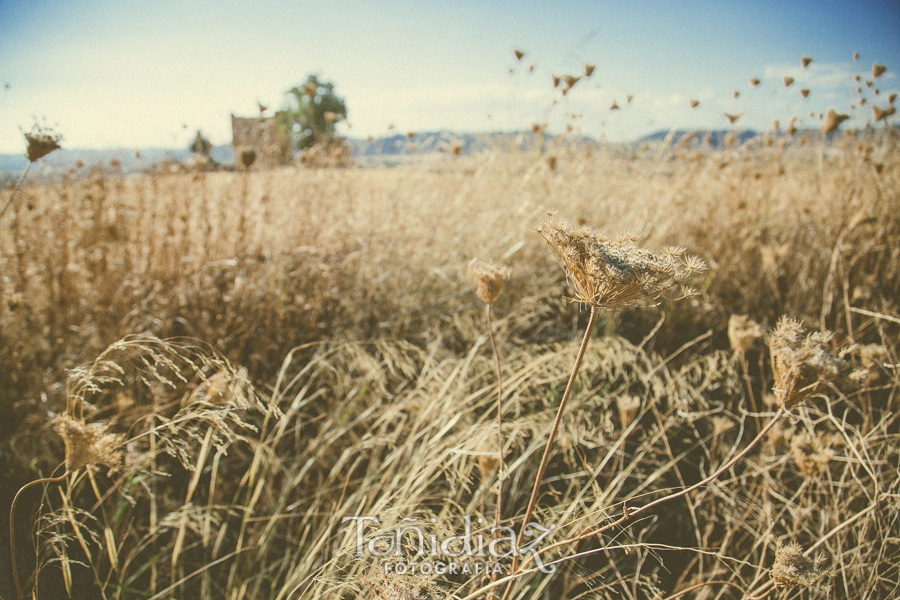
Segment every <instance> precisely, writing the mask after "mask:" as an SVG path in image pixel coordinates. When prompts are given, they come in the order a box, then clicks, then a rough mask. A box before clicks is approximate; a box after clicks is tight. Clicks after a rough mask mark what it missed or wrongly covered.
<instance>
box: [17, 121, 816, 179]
mask: <svg viewBox="0 0 900 600" xmlns="http://www.w3.org/2000/svg"><path fill="white" fill-rule="evenodd" d="M810 131H812V130H810ZM689 133H692V134H695V136H694V139H693V141H692V144H695V145H699V144H703V143H707V139H708V143H709V144H710V145H711V146H712V147H721V146H723V145H724V144H725V138H726V136H727V135H728V134H729V133H730V131H729V130H715V131H696V132H695V131H688V130H675V131H674V132H673V131H671V130H662V131H658V132H656V133H653V134H650V135H648V136H645V137H642V138H641V139H639V140H636V141H634V142H630V143H626V144H616V146H620V147H633V148H636V147H639V146H641V145H644V144H648V143H649V144H655V143H662V142H664V141H665V140H666V139H667V138H668V139H669V140H670V141H671V142H672V143H676V142H678V141H679V140H680V139H682V138H683V137H684V136H685V135H687V134H689ZM800 133H806V132H805V131H804V132H800ZM734 134H735V135H736V136H737V138H738V140H739V141H740V143H744V142H746V141H748V140H750V139H752V138H753V137H755V136H757V135H758V132H756V131H753V130H747V129H745V130H735V131H734ZM705 138H706V139H705ZM560 139H561V136H550V135H548V136H546V138H545V139H544V140H543V142H542V143H543V144H545V145H555V144H556V142H558V141H560ZM564 139H566V141H573V140H572V138H571V136H566V137H565V138H564ZM539 140H540V136H539V135H538V134H535V133H532V132H530V131H520V132H493V133H453V132H450V131H434V132H424V133H409V134H407V135H403V134H399V133H398V134H396V135H392V136H388V137H381V138H369V139H366V140H361V139H353V138H351V139H347V140H346V142H347V144H348V145H349V146H350V147H351V148H352V150H353V156H354V159H355V161H356V164H358V165H360V166H375V165H385V164H387V165H391V164H400V163H402V162H404V160H406V159H405V158H404V157H410V156H413V155H423V154H431V153H438V152H446V153H453V154H473V153H477V152H480V151H484V150H489V149H492V148H498V147H500V148H518V149H520V150H525V151H528V150H533V149H534V147H535V145H536V144H537V143H538V142H539ZM574 141H575V142H577V143H584V144H600V142H597V141H596V140H593V139H591V138H587V137H581V138H576V139H575V140H574ZM210 157H211V158H212V159H213V160H214V161H215V162H217V163H219V164H222V165H233V164H234V152H233V150H232V148H231V146H230V145H227V146H224V145H223V146H215V147H213V149H212V151H211V152H210ZM191 159H192V154H191V152H190V150H188V149H186V148H185V149H181V150H178V149H171V148H141V149H128V148H115V149H106V150H79V149H65V148H64V149H62V150H58V151H56V152H54V153H52V154H50V155H49V156H47V157H46V158H44V159H42V160H41V161H40V164H41V166H42V167H45V168H49V170H50V171H51V172H57V171H59V170H60V169H68V168H72V167H74V166H75V165H77V164H78V162H79V161H80V162H81V164H83V165H86V166H93V165H98V164H99V165H110V164H114V165H116V166H118V168H120V169H121V170H122V171H123V172H125V173H132V172H140V171H145V170H147V169H150V168H152V167H154V166H155V165H158V164H160V163H164V162H181V163H189V162H190V161H191ZM27 164H28V161H27V159H26V158H25V156H24V155H21V154H0V178H2V179H6V180H9V179H11V178H14V177H15V176H16V174H18V173H21V172H22V171H23V170H24V169H25V166H26V165H27Z"/></svg>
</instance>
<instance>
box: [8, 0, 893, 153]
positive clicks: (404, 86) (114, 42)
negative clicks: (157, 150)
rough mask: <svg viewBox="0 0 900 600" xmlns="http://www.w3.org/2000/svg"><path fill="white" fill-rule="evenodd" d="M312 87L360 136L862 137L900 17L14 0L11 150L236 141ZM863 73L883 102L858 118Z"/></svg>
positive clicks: (388, 0)
mask: <svg viewBox="0 0 900 600" xmlns="http://www.w3.org/2000/svg"><path fill="white" fill-rule="evenodd" d="M516 48H519V49H522V50H524V51H526V52H527V55H526V56H525V57H524V58H523V60H522V61H521V62H517V61H516V59H515V57H514V56H513V49H516ZM854 52H859V53H860V59H859V61H858V62H854V60H853V53H854ZM804 55H806V56H811V57H813V59H814V61H813V63H812V64H810V66H809V67H808V68H806V69H803V68H802V67H801V66H800V57H801V56H804ZM873 62H877V63H879V64H884V65H887V66H888V71H887V73H886V74H885V75H883V76H882V77H881V78H879V79H878V80H877V81H875V82H874V84H873V90H874V89H876V88H877V89H879V90H880V91H881V94H880V95H879V96H874V94H873V92H872V90H865V87H864V82H865V81H866V80H867V79H868V80H871V79H872V77H871V68H872V63H873ZM585 64H594V65H596V70H595V71H594V74H593V76H592V77H590V78H586V79H583V80H582V81H580V82H579V83H578V84H576V86H575V87H574V88H573V89H572V90H571V91H570V92H569V93H568V94H567V95H566V96H565V97H563V96H562V94H561V93H560V90H559V89H555V90H554V89H553V88H552V84H551V77H550V73H556V74H563V73H570V74H573V75H577V74H581V73H583V68H584V65H585ZM531 65H534V69H533V70H532V71H531V72H530V73H529V71H528V69H529V67H530V66H531ZM313 72H315V73H319V74H320V75H321V76H322V77H324V78H325V79H328V80H331V81H333V82H334V83H335V84H336V91H337V93H338V94H339V95H341V96H343V97H344V98H345V100H346V103H347V107H348V112H349V115H348V116H349V119H348V123H346V124H343V125H342V126H341V133H343V134H345V135H351V136H354V137H366V136H369V135H373V136H379V135H385V134H388V133H390V132H389V130H388V127H389V126H390V125H394V126H395V128H396V129H395V131H400V132H403V133H405V132H407V131H426V130H435V129H441V128H444V129H452V130H456V131H487V130H511V129H525V128H529V127H530V126H531V124H532V123H535V122H538V123H547V124H548V125H549V127H550V129H551V130H555V131H562V130H563V129H564V128H565V126H566V124H570V125H573V126H574V127H575V128H576V129H577V130H578V131H581V132H583V133H585V134H588V135H592V136H596V137H605V138H607V139H610V140H622V139H634V138H637V137H639V136H641V135H644V134H646V133H649V132H652V131H657V130H661V129H669V128H671V127H676V126H677V127H716V128H727V127H728V121H727V120H726V118H725V116H724V113H726V112H728V113H730V114H737V113H741V114H742V116H741V119H740V120H739V121H738V123H737V125H738V126H742V127H750V128H755V129H758V130H765V129H768V128H770V127H771V126H772V125H773V123H774V121H775V120H779V121H780V122H781V123H786V122H787V121H788V119H789V118H791V117H793V116H796V117H798V118H803V119H804V124H806V125H810V126H817V125H818V119H817V117H818V113H820V112H824V111H826V110H827V109H828V108H829V107H834V108H835V109H836V110H838V112H844V113H850V114H854V115H858V116H857V117H856V118H855V120H854V121H853V122H851V124H853V123H855V124H857V125H859V124H862V123H864V122H865V121H866V120H867V119H870V118H871V115H872V112H871V104H872V103H873V102H874V103H875V104H877V105H880V106H882V107H884V106H886V103H887V98H886V96H887V95H888V93H890V92H891V91H894V92H896V91H898V90H900V80H898V78H897V74H898V73H900V2H897V1H896V0H891V1H857V2H850V1H827V0H824V1H822V0H820V1H791V0H783V1H780V2H779V1H759V0H757V1H747V2H741V1H730V2H726V1H722V2H702V1H681V2H674V1H673V2H659V1H648V2H634V1H631V2H620V1H599V0H598V1H593V2H590V1H577V2H575V1H569V2H566V1H560V2H547V1H546V0H543V1H532V0H529V1H525V2H500V1H492V0H482V1H476V0H456V1H452V2H451V1H427V0H418V1H406V0H385V1H379V2H376V1H368V2H363V1H349V0H336V1H331V2H326V1H320V0H313V1H293V2H291V1H287V0H261V1H257V2H248V1H246V0H243V1H240V2H237V1H233V0H216V1H207V0H197V1H194V2H187V1H181V2H178V1H174V0H155V1H152V2H151V1H143V2H133V1H131V0H83V1H73V0H0V86H3V87H2V89H0V152H2V153H18V152H21V151H22V150H23V149H24V146H23V140H22V137H21V132H20V129H19V128H20V127H21V128H22V129H25V130H28V129H30V127H31V125H32V124H33V122H34V120H35V119H37V120H38V121H39V122H41V123H46V124H48V125H50V126H54V127H56V128H57V129H58V131H59V132H61V133H62V134H63V136H64V140H63V144H64V146H67V147H72V148H104V147H134V148H137V147H151V146H154V147H178V148H180V147H184V146H186V145H187V144H188V141H189V140H190V139H191V138H192V137H193V135H194V133H195V132H196V130H197V129H201V130H202V131H203V132H204V133H205V134H206V135H207V137H209V138H210V139H211V141H212V142H213V143H215V144H223V143H228V142H230V135H231V134H230V121H229V115H230V113H232V112H233V113H235V114H238V115H243V116H252V115H254V114H257V108H256V106H257V102H262V103H263V104H266V105H268V106H270V107H272V108H273V109H274V108H278V107H280V106H282V105H283V104H284V103H285V96H284V92H285V91H286V90H287V89H288V88H290V87H292V86H293V85H295V84H297V83H299V82H301V81H303V80H304V79H305V77H306V75H307V74H308V73H313ZM857 74H858V75H860V76H861V80H862V81H863V88H864V91H866V93H867V101H868V104H867V105H866V106H863V107H862V108H859V107H858V106H857V108H856V109H854V110H852V111H851V109H850V105H851V104H857V103H858V97H857V94H856V89H855V87H856V83H855V82H854V81H853V76H854V75H857ZM786 75H788V76H792V77H794V78H795V79H796V81H795V83H794V84H793V85H792V86H791V87H789V88H785V87H784V85H783V83H782V77H784V76H786ZM749 77H756V78H759V79H761V80H762V84H760V85H759V86H758V87H756V88H755V89H751V88H750V86H749V84H748V83H747V80H748V78H749ZM800 89H810V90H811V92H810V95H809V98H806V99H804V98H803V97H802V96H801V95H800V92H799V90H800ZM735 90H736V91H738V92H740V95H739V97H738V98H737V99H735V98H733V95H732V92H733V91H735ZM628 95H631V96H633V99H632V101H631V102H630V103H628V102H626V96H628ZM691 99H697V100H699V101H700V105H699V106H698V107H697V108H696V109H691V108H690V106H689V104H688V102H689V100H691ZM613 101H615V102H616V103H617V104H618V105H619V106H620V107H621V110H618V111H610V110H609V108H610V106H611V104H612V102H613ZM897 103H900V100H898V101H897ZM270 112H271V111H270ZM811 112H812V113H813V114H814V116H813V117H810V116H809V113H811ZM572 115H575V116H572Z"/></svg>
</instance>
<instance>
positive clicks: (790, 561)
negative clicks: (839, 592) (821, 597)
mask: <svg viewBox="0 0 900 600" xmlns="http://www.w3.org/2000/svg"><path fill="white" fill-rule="evenodd" d="M823 562H824V559H822V558H817V559H816V560H813V559H811V558H808V557H807V556H805V555H804V554H803V552H802V549H801V548H800V545H799V544H797V543H796V542H788V543H787V544H786V545H783V544H782V543H781V542H778V546H777V547H776V548H775V564H773V565H772V581H774V582H775V587H776V588H791V587H807V588H815V589H820V590H828V589H830V588H831V586H829V585H828V584H820V583H818V580H819V579H821V578H823V577H827V576H828V575H830V574H831V572H830V571H828V570H827V569H824V568H823V567H822V563H823Z"/></svg>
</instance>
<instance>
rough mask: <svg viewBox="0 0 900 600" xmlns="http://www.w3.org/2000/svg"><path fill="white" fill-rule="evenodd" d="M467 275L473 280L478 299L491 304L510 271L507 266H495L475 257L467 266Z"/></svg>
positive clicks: (495, 299)
mask: <svg viewBox="0 0 900 600" xmlns="http://www.w3.org/2000/svg"><path fill="white" fill-rule="evenodd" d="M468 272H469V275H470V276H471V277H472V281H474V282H475V291H476V294H477V295H478V299H479V300H481V301H482V302H484V303H485V304H493V303H494V302H496V301H497V297H498V296H500V292H501V291H502V290H503V285H504V284H505V283H506V282H507V281H508V280H509V278H510V275H511V274H512V272H511V271H510V269H509V267H505V266H500V267H498V266H495V265H494V264H493V263H486V262H484V261H480V260H478V259H477V258H475V259H472V262H470V263H469V267H468Z"/></svg>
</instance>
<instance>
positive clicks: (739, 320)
mask: <svg viewBox="0 0 900 600" xmlns="http://www.w3.org/2000/svg"><path fill="white" fill-rule="evenodd" d="M764 333H765V332H764V331H763V328H762V327H760V325H759V323H757V322H756V321H754V320H753V319H751V318H750V317H748V316H747V315H731V317H729V318H728V342H729V343H730V344H731V349H732V350H737V351H738V352H746V351H747V350H749V349H750V348H751V347H752V346H753V343H754V342H755V341H756V340H758V339H759V338H761V337H762V336H763V334H764Z"/></svg>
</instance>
